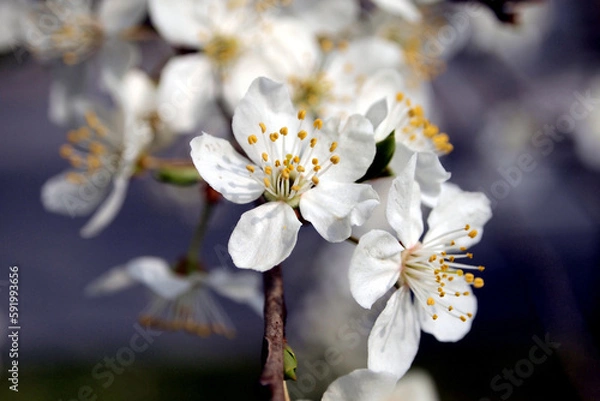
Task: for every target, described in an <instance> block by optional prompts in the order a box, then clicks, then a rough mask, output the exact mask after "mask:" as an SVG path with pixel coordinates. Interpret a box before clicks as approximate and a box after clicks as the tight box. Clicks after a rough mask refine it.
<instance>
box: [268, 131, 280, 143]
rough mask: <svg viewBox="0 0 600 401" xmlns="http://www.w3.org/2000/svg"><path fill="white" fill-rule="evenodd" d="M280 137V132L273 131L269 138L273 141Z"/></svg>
mask: <svg viewBox="0 0 600 401" xmlns="http://www.w3.org/2000/svg"><path fill="white" fill-rule="evenodd" d="M278 138H279V134H278V133H277V132H272V133H271V134H269V139H270V140H271V142H275V141H276V140H277V139H278Z"/></svg>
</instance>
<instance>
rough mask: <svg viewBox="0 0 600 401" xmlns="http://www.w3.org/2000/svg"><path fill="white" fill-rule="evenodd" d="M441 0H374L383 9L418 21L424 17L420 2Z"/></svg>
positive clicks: (429, 2)
mask: <svg viewBox="0 0 600 401" xmlns="http://www.w3.org/2000/svg"><path fill="white" fill-rule="evenodd" d="M440 1H441V0H373V3H375V4H376V5H377V6H378V7H380V8H381V9H383V10H385V11H387V12H389V13H391V14H394V15H398V16H401V17H403V18H404V19H406V20H407V21H412V22H418V21H420V20H421V18H422V14H421V11H420V10H419V7H418V5H419V4H431V3H438V2H440Z"/></svg>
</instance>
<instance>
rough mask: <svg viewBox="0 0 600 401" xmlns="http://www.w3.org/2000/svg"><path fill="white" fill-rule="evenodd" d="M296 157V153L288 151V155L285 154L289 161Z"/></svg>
mask: <svg viewBox="0 0 600 401" xmlns="http://www.w3.org/2000/svg"><path fill="white" fill-rule="evenodd" d="M293 157H294V155H292V154H291V153H288V154H287V155H285V159H286V160H287V161H288V162H289V161H290V160H292V158H293Z"/></svg>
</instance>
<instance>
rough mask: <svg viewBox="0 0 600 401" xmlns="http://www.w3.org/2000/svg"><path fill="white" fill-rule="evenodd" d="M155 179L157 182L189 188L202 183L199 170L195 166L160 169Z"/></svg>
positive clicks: (156, 172) (155, 173)
mask: <svg viewBox="0 0 600 401" xmlns="http://www.w3.org/2000/svg"><path fill="white" fill-rule="evenodd" d="M154 178H155V179H156V180H157V181H160V182H165V183H167V184H172V185H177V186H180V187H187V186H190V185H194V184H197V183H199V182H200V181H202V177H200V174H198V170H196V168H195V167H193V166H189V167H188V166H168V167H160V168H159V169H157V170H156V171H155V172H154Z"/></svg>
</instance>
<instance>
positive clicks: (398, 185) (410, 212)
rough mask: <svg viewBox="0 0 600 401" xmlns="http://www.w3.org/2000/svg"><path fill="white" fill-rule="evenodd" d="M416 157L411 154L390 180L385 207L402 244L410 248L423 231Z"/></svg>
mask: <svg viewBox="0 0 600 401" xmlns="http://www.w3.org/2000/svg"><path fill="white" fill-rule="evenodd" d="M416 164H417V157H416V156H413V157H412V158H411V159H410V161H409V163H408V164H407V165H406V167H405V168H404V170H402V171H400V172H399V174H398V176H397V177H396V179H394V181H393V182H392V187H391V188H390V194H389V197H388V206H387V209H386V215H387V219H388V221H389V223H390V225H391V226H392V228H393V229H394V230H396V233H397V234H398V238H399V239H400V241H401V242H402V244H403V245H404V246H405V247H407V248H410V247H411V246H413V245H415V244H416V243H417V242H418V241H419V238H420V237H421V234H422V233H423V217H422V215H421V191H420V189H419V184H418V183H417V182H416V181H415V178H414V177H415V168H416Z"/></svg>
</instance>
